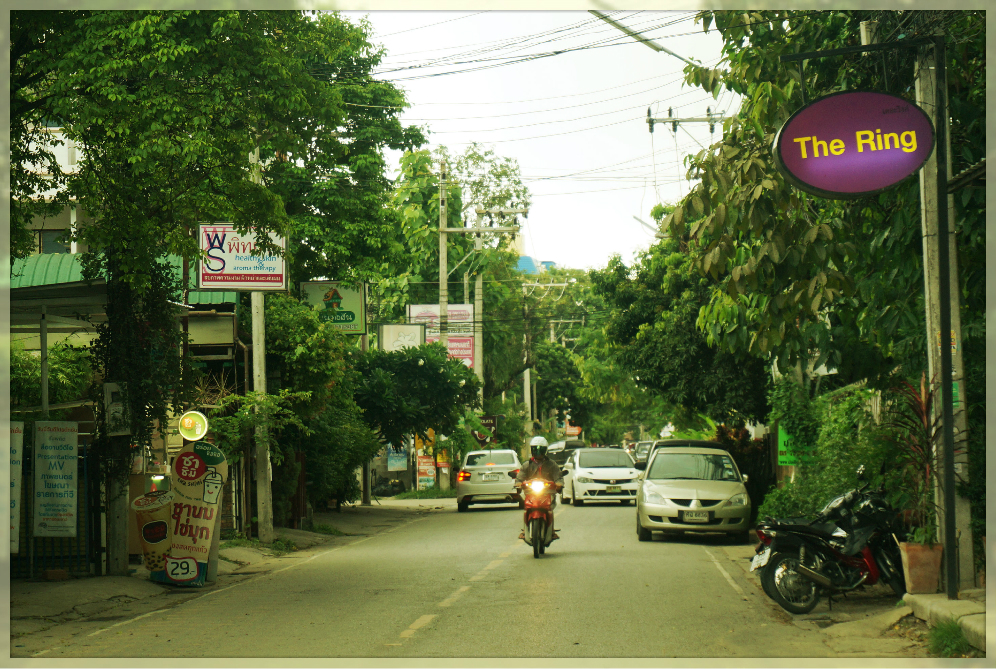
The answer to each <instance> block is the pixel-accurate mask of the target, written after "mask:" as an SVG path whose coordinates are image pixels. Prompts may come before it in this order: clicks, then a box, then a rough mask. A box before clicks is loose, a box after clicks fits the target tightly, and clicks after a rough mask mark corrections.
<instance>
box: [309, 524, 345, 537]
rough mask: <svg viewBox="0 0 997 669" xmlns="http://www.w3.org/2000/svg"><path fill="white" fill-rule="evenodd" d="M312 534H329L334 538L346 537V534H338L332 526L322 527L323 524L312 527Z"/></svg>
mask: <svg viewBox="0 0 997 669" xmlns="http://www.w3.org/2000/svg"><path fill="white" fill-rule="evenodd" d="M312 532H318V533H319V534H329V535H332V536H334V537H345V536H346V532H340V531H339V530H337V529H336V528H335V527H333V526H332V525H323V524H319V525H315V526H314V527H312Z"/></svg>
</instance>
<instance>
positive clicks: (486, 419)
mask: <svg viewBox="0 0 997 669" xmlns="http://www.w3.org/2000/svg"><path fill="white" fill-rule="evenodd" d="M478 420H479V421H480V422H481V427H483V428H485V429H486V430H488V432H487V433H485V432H478V431H475V432H474V438H475V439H477V440H478V443H479V444H480V445H481V446H482V447H483V446H485V445H486V444H490V443H494V442H495V430H496V428H497V427H498V416H481V417H479V418H478Z"/></svg>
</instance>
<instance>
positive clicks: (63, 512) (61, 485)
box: [34, 421, 79, 537]
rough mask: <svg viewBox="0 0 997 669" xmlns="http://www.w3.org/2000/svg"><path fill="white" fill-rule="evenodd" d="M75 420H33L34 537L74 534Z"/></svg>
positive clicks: (71, 535)
mask: <svg viewBox="0 0 997 669" xmlns="http://www.w3.org/2000/svg"><path fill="white" fill-rule="evenodd" d="M78 433H79V427H78V425H77V423H73V422H64V421H38V422H36V423H35V458H34V460H35V462H34V465H35V495H34V508H35V513H34V516H35V524H34V536H36V537H75V536H76V486H77V481H76V470H77V467H76V438H77V434H78Z"/></svg>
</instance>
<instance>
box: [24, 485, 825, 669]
mask: <svg viewBox="0 0 997 669" xmlns="http://www.w3.org/2000/svg"><path fill="white" fill-rule="evenodd" d="M519 523H520V515H519V512H518V511H517V510H516V509H515V508H513V507H474V506H472V507H471V510H470V512H468V513H456V511H455V510H453V509H447V510H444V511H437V512H435V513H430V514H428V515H424V516H420V517H418V518H416V519H414V520H410V521H407V522H404V523H402V524H400V525H397V526H395V527H393V528H391V529H387V530H386V531H383V532H382V533H380V534H376V535H371V536H367V537H363V538H360V537H358V538H357V539H356V540H355V541H352V542H351V543H348V544H345V545H342V546H339V547H336V548H333V549H330V548H328V547H325V548H323V547H318V548H316V549H315V550H313V551H312V552H310V553H305V554H292V555H291V556H288V557H286V558H283V560H284V562H286V565H282V566H281V567H280V568H279V569H277V570H275V571H273V572H271V573H270V574H268V575H261V576H258V577H255V578H252V579H247V580H245V581H242V582H239V583H236V584H234V585H231V586H228V587H225V588H219V589H218V590H214V591H212V592H210V593H208V594H206V595H205V596H201V597H198V598H196V599H190V600H186V601H182V602H179V603H178V604H177V605H176V606H174V607H172V608H166V609H161V610H156V611H149V612H147V613H145V614H143V615H142V617H139V618H136V619H126V620H123V621H119V622H117V623H115V624H113V625H111V626H107V624H106V623H105V624H104V626H101V627H99V628H96V629H95V628H93V627H92V626H91V627H87V628H85V629H84V628H80V629H79V630H78V631H76V632H74V633H72V634H68V633H67V634H56V635H53V636H52V637H51V639H50V641H48V643H50V644H52V645H51V646H46V647H44V648H42V647H40V646H38V645H36V643H32V644H31V645H32V647H31V648H30V649H28V648H25V651H28V650H30V655H33V656H41V657H44V658H45V659H49V658H60V657H151V658H169V657H342V658H363V657H468V658H471V657H491V658H496V657H499V658H501V657H591V658H627V657H731V656H739V657H827V656H829V655H832V654H833V653H832V652H831V650H830V649H829V647H828V646H827V645H826V644H825V643H824V641H823V640H822V638H821V635H820V634H819V633H814V632H808V631H806V630H803V629H800V628H799V627H798V626H795V625H793V624H791V623H790V622H789V621H788V617H787V616H786V615H785V614H782V613H780V612H779V611H778V610H776V609H774V607H773V604H772V603H771V602H770V601H769V600H767V599H766V598H765V597H764V596H763V595H762V594H761V592H760V591H759V590H758V588H757V586H756V585H754V583H752V582H751V581H750V580H749V579H748V578H747V577H746V575H745V572H744V570H743V569H742V568H741V567H740V566H739V565H737V564H735V563H734V562H733V561H732V560H731V559H730V558H729V557H728V556H727V554H726V553H725V551H724V550H723V546H724V542H725V541H726V540H725V539H723V538H722V537H716V538H713V537H700V538H685V539H681V540H669V541H664V540H662V539H661V538H660V537H657V536H656V537H655V540H654V541H652V542H638V541H637V538H636V535H635V532H634V507H633V506H622V505H620V504H612V503H608V504H602V505H593V504H586V505H585V506H583V507H570V506H559V507H558V511H557V523H556V525H557V527H558V528H559V529H560V530H561V532H560V534H561V537H562V539H560V540H559V541H556V542H555V543H554V544H553V545H552V546H551V547H550V549H549V550H548V552H547V554H546V555H544V556H542V557H541V558H540V559H534V558H533V554H532V549H530V548H529V547H528V546H526V545H525V544H524V543H523V542H521V541H518V540H516V535H517V534H518V532H519Z"/></svg>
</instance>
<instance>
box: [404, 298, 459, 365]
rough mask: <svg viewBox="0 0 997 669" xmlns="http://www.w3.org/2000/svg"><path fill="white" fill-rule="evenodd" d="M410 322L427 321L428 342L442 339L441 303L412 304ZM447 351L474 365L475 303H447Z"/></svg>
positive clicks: (409, 308)
mask: <svg viewBox="0 0 997 669" xmlns="http://www.w3.org/2000/svg"><path fill="white" fill-rule="evenodd" d="M408 319H409V322H410V323H425V325H426V343H430V342H434V341H439V340H440V305H438V304H410V305H409V307H408ZM447 353H449V354H450V357H451V358H457V359H458V360H460V361H461V362H463V363H464V364H465V365H467V366H468V367H472V368H473V367H474V305H473V304H450V305H447Z"/></svg>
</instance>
